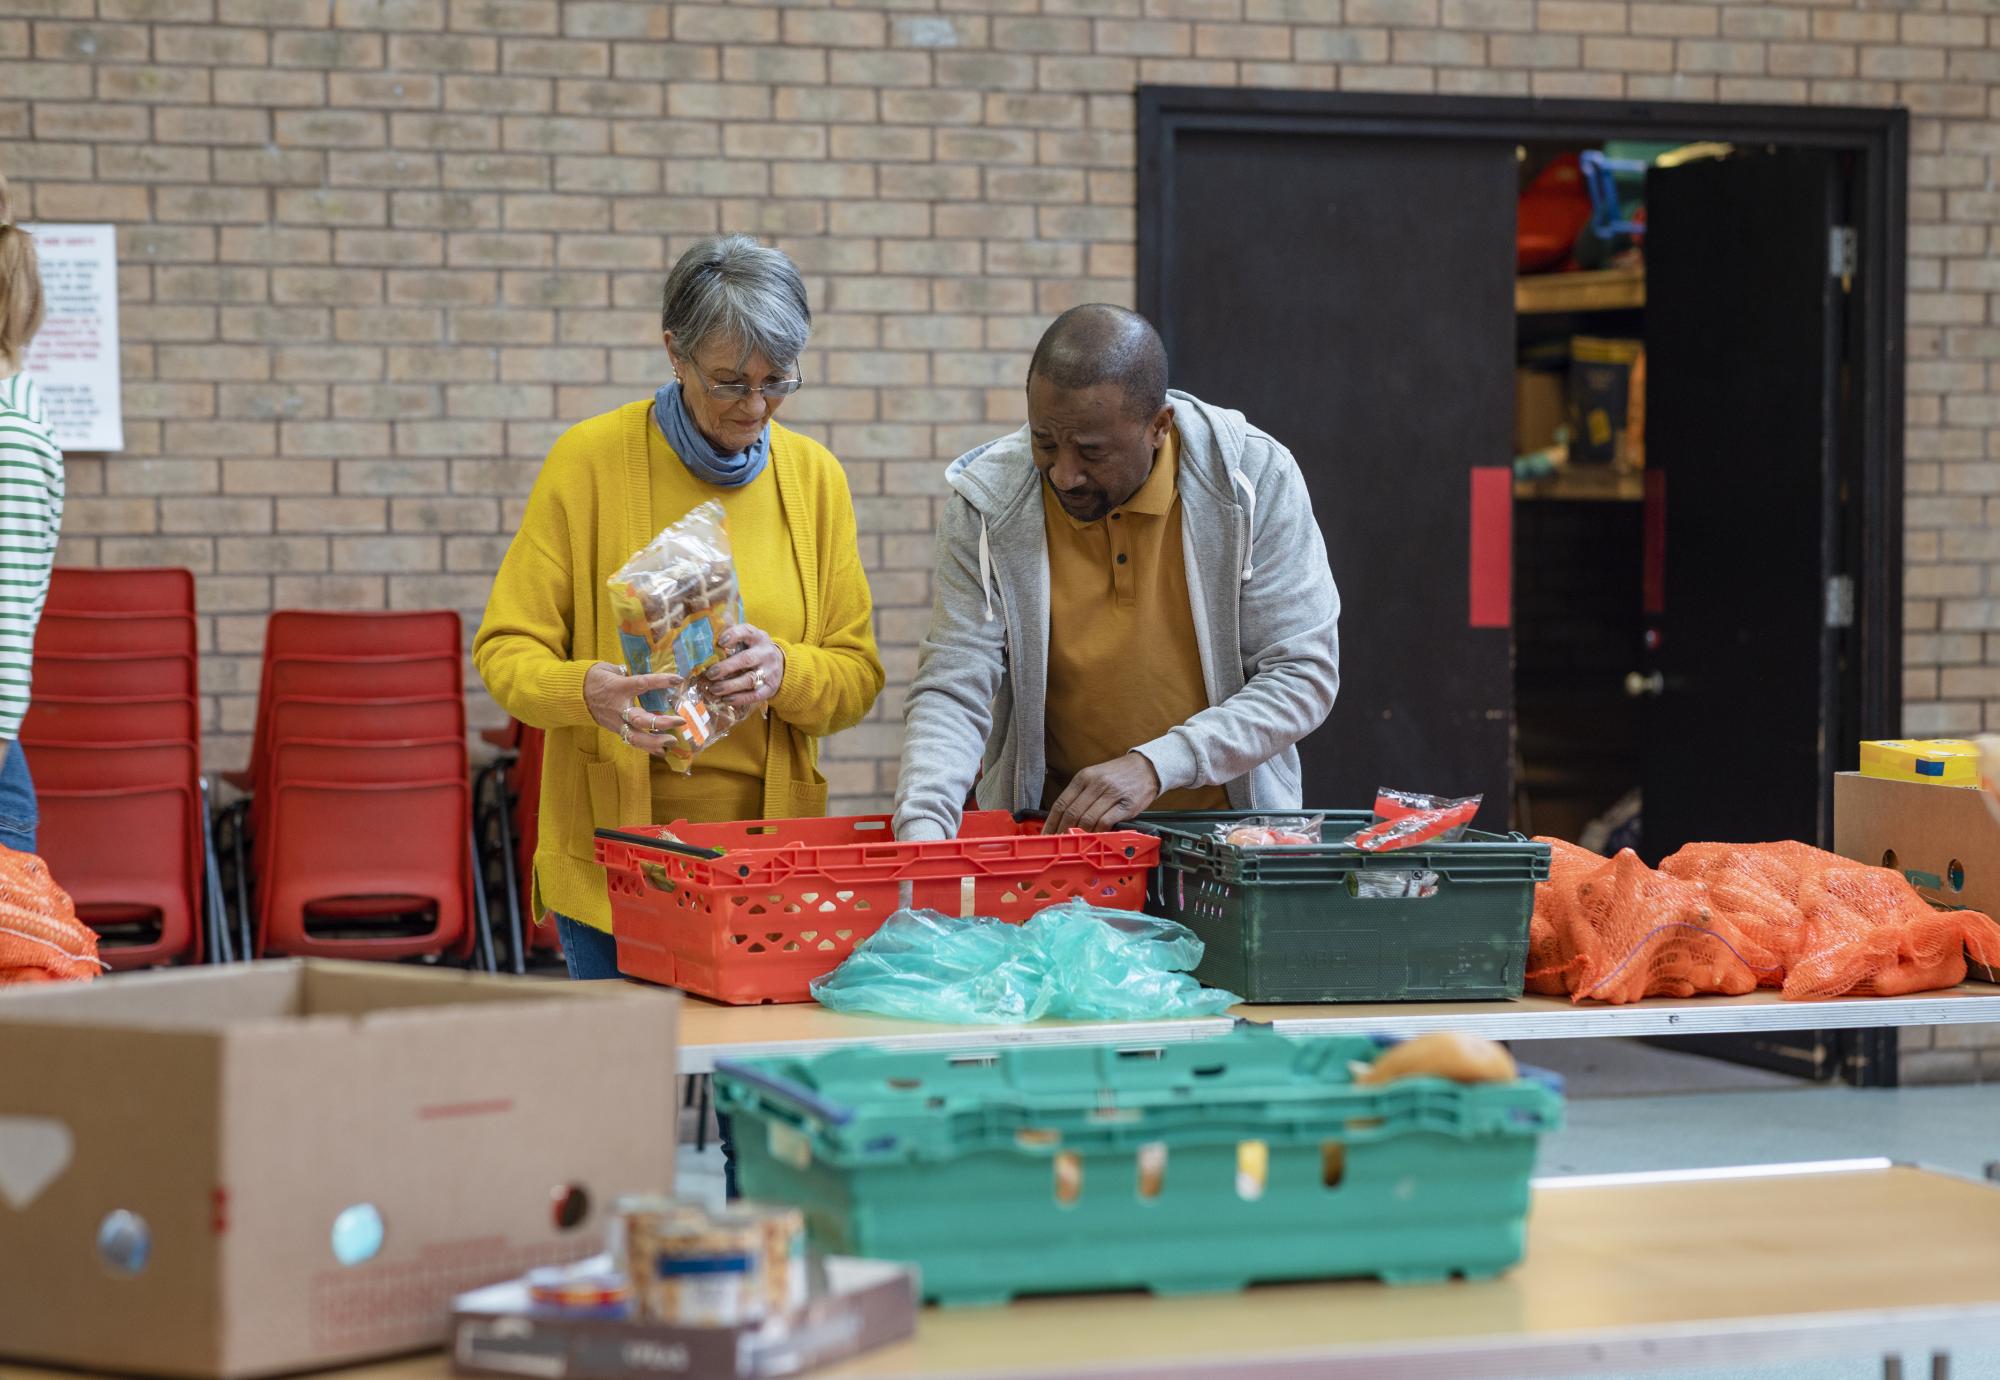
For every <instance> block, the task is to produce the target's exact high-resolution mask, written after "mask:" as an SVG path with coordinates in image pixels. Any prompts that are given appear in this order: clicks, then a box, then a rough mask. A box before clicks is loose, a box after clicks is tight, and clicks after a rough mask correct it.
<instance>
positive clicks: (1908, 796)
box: [1833, 772, 2000, 982]
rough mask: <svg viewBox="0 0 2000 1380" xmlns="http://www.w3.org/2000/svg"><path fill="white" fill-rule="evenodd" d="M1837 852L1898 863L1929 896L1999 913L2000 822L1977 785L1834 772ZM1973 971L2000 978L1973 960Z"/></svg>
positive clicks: (1892, 865)
mask: <svg viewBox="0 0 2000 1380" xmlns="http://www.w3.org/2000/svg"><path fill="white" fill-rule="evenodd" d="M1833 851H1834V852H1836V853H1838V854H1840V855H1841V856H1842V857H1844V858H1852V859H1854V860H1855V861H1856V862H1864V863H1871V864H1873V865H1875V866H1878V867H1888V868H1894V869H1895V870H1896V871H1898V872H1901V873H1902V874H1903V875H1904V876H1905V877H1907V878H1909V879H1910V885H1912V886H1914V887H1915V888H1916V889H1917V892H1918V894H1919V895H1921V896H1922V897H1923V898H1924V899H1925V900H1926V901H1929V902H1931V903H1932V904H1933V905H1939V906H1960V907H1964V908H1966V909H1969V910H1976V911H1980V912H1983V913H1984V914H1987V915H1992V916H1995V917H2000V821H1995V820H1994V818H1993V815H1992V814H1991V813H1990V812H1989V811H1988V810H1987V808H1986V800H1985V793H1984V792H1983V791H1980V790H1978V789H1977V788H1974V787H1965V786H1932V785H1928V784H1924V783H1921V782H1917V781H1897V780H1889V779H1885V778H1882V777H1875V776H1863V775H1862V774H1861V773H1859V772H1841V773H1839V774H1838V775H1836V776H1835V777H1834V778H1833ZM1968 976H1970V977H1972V978H1974V979H1977V980H1981V981H1985V982H2000V971H1996V970H1994V969H1991V968H1987V967H1985V966H1984V965H1982V964H1977V963H1973V964H1971V965H1970V966H1969V968H1968Z"/></svg>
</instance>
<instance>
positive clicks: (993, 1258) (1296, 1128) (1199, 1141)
mask: <svg viewBox="0 0 2000 1380" xmlns="http://www.w3.org/2000/svg"><path fill="white" fill-rule="evenodd" d="M1376 1052H1377V1051H1376V1045H1375V1043H1374V1042H1373V1041H1371V1040H1369V1039H1366V1038H1365V1037H1356V1036H1335V1037H1326V1038H1319V1039H1299V1040H1294V1039H1289V1038H1287V1037H1285V1036H1281V1035H1278V1034H1275V1033H1273V1032H1272V1031H1270V1030H1269V1029H1267V1028H1264V1027H1259V1026H1248V1025H1245V1026H1239V1027H1238V1029H1237V1030H1236V1031H1235V1032H1234V1033H1232V1034H1229V1035H1225V1036H1222V1037H1219V1038H1216V1039H1211V1040H1196V1041H1189V1042H1185V1043H1172V1044H1167V1045H1161V1046H1151V1047H1146V1048H1125V1049H1121V1048H1118V1047H1116V1046H1102V1045H1098V1046H1049V1045H1043V1046H1028V1047H1018V1048H1010V1049H1000V1050H994V1051H992V1052H987V1053H978V1054H963V1053H961V1054H951V1053H944V1052H921V1051H919V1052H891V1051H885V1050H876V1049H871V1048H866V1047H862V1048H854V1049H844V1050H837V1051H833V1052H830V1053H827V1054H822V1055H818V1056H810V1057H805V1058H789V1059H788V1058H771V1059H755V1060H745V1061H740V1062H739V1061H723V1062H721V1063H719V1064H718V1065H717V1071H716V1080H715V1085H716V1096H717V1099H718V1105H719V1107H720V1108H721V1110H722V1111H723V1112H725V1113H726V1114H728V1115H729V1117H730V1118H731V1129H732V1132H733V1135H734V1139H735V1155H736V1167H737V1175H738V1179H739V1182H740V1184H741V1186H742V1190H743V1193H744V1195H745V1196H746V1197H749V1198H754V1199H762V1200H769V1201H775V1202H780V1203H789V1204H793V1205H796V1206H798V1207H799V1208H801V1209H803V1211H804V1213H805V1217H806V1223H807V1228H808V1232H809V1234H810V1236H811V1238H812V1241H813V1244H814V1246H815V1248H816V1249H820V1250H824V1251H829V1252H834V1253H838V1254H843V1255H863V1256H873V1257H877V1258H881V1259H889V1260H902V1261H911V1262H914V1263H915V1264H916V1265H917V1266H918V1267H919V1270H920V1272H921V1278H922V1283H923V1290H924V1296H925V1297H926V1298H931V1299H937V1300H940V1301H942V1302H945V1303H986V1302H996V1301H1000V1300H1004V1299H1007V1298H1011V1297H1014V1296H1015V1295H1019V1294H1030V1293H1061V1292H1070V1291H1079V1290H1093V1289H1132V1288H1142V1289H1150V1290H1152V1291H1154V1292H1156V1293H1190V1292H1198V1291H1207V1290H1218V1289H1236V1288H1241V1287H1242V1286H1244V1285H1246V1284H1249V1283H1252V1282H1256V1281H1261V1280H1297V1279H1325V1278H1334V1277H1340V1276H1354V1275H1375V1276H1379V1277H1381V1278H1383V1279H1385V1280H1389V1281H1391V1282H1398V1283H1400V1282H1406V1281H1417V1280H1436V1279H1442V1278H1446V1277H1448V1276H1450V1275H1453V1274H1462V1275H1465V1276H1467V1277H1469V1278H1483V1277H1487V1276H1491V1275H1494V1274H1497V1273H1499V1272H1500V1271H1503V1270H1505V1269H1507V1268H1508V1267H1510V1266H1512V1265H1514V1264H1515V1263H1516V1262H1517V1261H1519V1259H1520V1257H1521V1251H1522V1244H1523V1240H1524V1231H1525V1223H1526V1216H1527V1210H1528V1176H1529V1172H1530V1171H1531V1169H1532V1168H1533V1166H1534V1162H1535V1152H1536V1147H1537V1143H1538V1140H1539V1137H1540V1136H1541V1134H1542V1132H1544V1131H1546V1130H1552V1129H1554V1128H1555V1127H1557V1126H1558V1125H1559V1124H1560V1121H1561V1115H1562V1100H1561V1098H1560V1097H1559V1096H1558V1095H1557V1094H1556V1093H1554V1092H1552V1091H1550V1090H1549V1088H1547V1087H1545V1086H1543V1085H1542V1084H1541V1083H1539V1082H1535V1081H1529V1080H1522V1081H1519V1082H1514V1083H1505V1084H1486V1085H1480V1086H1461V1085H1459V1084H1456V1083H1450V1082H1447V1081H1445V1080H1443V1079H1436V1078H1422V1079H1409V1080H1404V1081H1401V1082H1397V1083H1392V1084H1389V1085H1387V1086H1384V1087H1379V1088H1373V1087H1361V1086H1358V1085H1356V1084H1355V1083H1354V1082H1353V1079H1352V1074H1351V1065H1352V1064H1353V1063H1354V1062H1357V1061H1358V1062H1363V1063H1365V1062H1367V1061H1370V1060H1372V1059H1373V1058H1374V1057H1375V1054H1376ZM1246 1143H1262V1145H1263V1146H1264V1147H1265V1154H1266V1156H1267V1162H1268V1171H1267V1173H1266V1175H1265V1176H1264V1179H1263V1180H1262V1184H1261V1192H1260V1193H1257V1194H1255V1196H1251V1197H1245V1196H1242V1195H1243V1192H1244V1189H1245V1187H1246V1185H1243V1184H1240V1183H1239V1175H1238V1169H1239V1154H1241V1153H1243V1152H1242V1147H1243V1146H1244V1145H1245V1144H1246ZM1143 1147H1164V1151H1165V1160H1164V1165H1163V1167H1162V1173H1161V1177H1160V1178H1159V1180H1158V1182H1157V1185H1156V1187H1157V1192H1156V1193H1155V1194H1154V1195H1153V1196H1151V1197H1146V1196H1143V1195H1142V1192H1141V1188H1142V1183H1144V1182H1147V1181H1144V1180H1142V1178H1141V1175H1140V1170H1139V1164H1140V1155H1141V1152H1142V1148H1143ZM1146 1153H1148V1154H1151V1155H1155V1156H1157V1155H1158V1154H1159V1153H1160V1152H1159V1150H1157V1149H1151V1150H1147V1151H1146ZM1252 1153H1253V1154H1254V1152H1252ZM1066 1155H1067V1156H1074V1157H1075V1159H1074V1166H1075V1168H1076V1169H1077V1170H1079V1171H1080V1173H1081V1183H1080V1189H1079V1191H1078V1192H1077V1193H1076V1194H1075V1196H1074V1200H1073V1201H1071V1202H1069V1203H1063V1202H1060V1201H1058V1199H1057V1179H1058V1172H1059V1171H1058V1167H1057V1165H1058V1160H1059V1158H1060V1157H1062V1156H1066ZM1329 1180H1330V1181H1331V1182H1329ZM1249 1187H1255V1185H1254V1184H1252V1185H1249Z"/></svg>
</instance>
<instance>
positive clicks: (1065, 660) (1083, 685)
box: [1041, 427, 1229, 810]
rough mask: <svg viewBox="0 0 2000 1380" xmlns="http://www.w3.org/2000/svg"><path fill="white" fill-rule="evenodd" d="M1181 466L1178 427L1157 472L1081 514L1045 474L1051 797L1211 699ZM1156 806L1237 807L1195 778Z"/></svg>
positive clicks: (1045, 803)
mask: <svg viewBox="0 0 2000 1380" xmlns="http://www.w3.org/2000/svg"><path fill="white" fill-rule="evenodd" d="M1179 471H1180V433H1179V432H1178V431H1177V430H1175V429H1174V428H1173V427H1168V428H1167V437H1166V440H1164V441H1162V442H1161V443H1160V448H1159V450H1158V451H1156V452H1155V453H1154V456H1153V472H1152V473H1151V474H1149V475H1148V476H1147V477H1146V482H1145V483H1144V484H1142V485H1140V486H1139V491H1138V492H1137V493H1135V494H1133V495H1132V497H1131V498H1129V499H1127V500H1126V501H1125V502H1124V504H1122V505H1121V506H1119V507H1117V508H1114V509H1112V510H1111V511H1110V512H1109V513H1107V514H1106V515H1105V516H1104V517H1102V518H1100V519H1098V520H1097V521H1096V522H1078V521H1077V520H1076V519H1075V518H1073V517H1071V516H1070V515H1069V514H1068V513H1066V512H1064V511H1063V509H1062V505H1061V504H1060V503H1058V502H1057V501H1056V497H1055V493H1054V491H1053V490H1051V489H1050V488H1049V486H1048V484H1047V483H1046V482H1044V483H1043V484H1042V486H1041V489H1042V526H1043V530H1044V531H1045V533H1046V534H1047V541H1048V552H1049V674H1048V685H1047V689H1046V692H1045V699H1046V704H1045V708H1044V711H1043V724H1044V731H1045V734H1046V738H1047V742H1046V750H1047V755H1048V774H1047V776H1046V777H1045V778H1044V783H1043V786H1042V807H1043V808H1044V809H1047V808H1049V807H1050V806H1052V805H1054V804H1055V802H1056V798H1057V797H1058V796H1060V795H1061V794H1062V793H1063V791H1064V789H1065V788H1066V787H1068V785H1069V783H1070V779H1071V778H1072V777H1074V776H1075V775H1076V774H1077V773H1078V772H1080V771H1082V770H1084V768H1086V767H1093V766H1096V765H1097V764H1098V763H1100V762H1108V761H1111V760H1112V759H1113V758H1117V757H1122V756H1124V755H1125V754H1126V753H1128V752H1130V751H1131V750H1132V749H1133V748H1135V747H1138V746H1139V745H1140V744H1141V743H1149V742H1151V741H1152V740H1153V739H1155V738H1157V737H1159V736H1161V735H1162V734H1164V733H1166V732H1167V731H1168V730H1169V729H1172V728H1175V727H1177V726H1178V725H1180V724H1183V723H1186V722H1187V721H1188V720H1189V719H1191V718H1193V717H1194V716H1195V715H1196V714H1198V713H1200V712H1201V711H1202V710H1204V709H1206V708H1208V689H1207V686H1206V685H1205V684H1204V683H1203V681H1202V674H1201V648H1200V645H1199V644H1198V643H1197V642H1196V641H1195V634H1194V608H1193V605H1192V604H1191V603H1190V601H1189V599H1188V581H1187V561H1186V557H1185V555H1184V553H1183V551H1182V548H1181V499H1180V491H1179V490H1178V489H1177V488H1176V487H1175V480H1176V478H1177V476H1178V474H1179ZM1151 808H1153V809H1155V810H1226V809H1228V808H1229V794H1228V792H1227V791H1226V790H1224V789H1223V788H1222V787H1221V786H1193V787H1189V788H1188V789H1186V790H1178V791H1168V792H1167V793H1166V794H1165V795H1163V796H1161V797H1160V798H1159V799H1158V800H1157V801H1155V802H1154V803H1153V805H1152V807H1151Z"/></svg>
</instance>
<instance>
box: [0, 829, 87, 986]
mask: <svg viewBox="0 0 2000 1380" xmlns="http://www.w3.org/2000/svg"><path fill="white" fill-rule="evenodd" d="M102 967H104V964H103V963H101V962H99V961H98V957H97V934H96V932H95V931H94V930H92V929H91V928H90V926H88V925H86V924H84V923H83V922H82V921H81V920H78V919H77V918H76V907H75V906H73V905H71V904H70V899H69V893H68V892H66V891H64V890H63V889H62V888H61V887H59V886H57V885H56V884H55V880H54V879H53V878H52V877H50V876H49V869H48V868H47V867H46V866H44V865H43V863H42V860H41V859H40V858H38V857H36V856H35V855H34V854H33V853H16V852H14V851H13V850H12V849H10V848H0V984H5V983H10V982H62V981H64V980H66V979H71V978H78V979H81V978H93V977H96V976H97V973H98V970H99V969H100V968H102Z"/></svg>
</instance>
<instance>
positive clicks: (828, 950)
mask: <svg viewBox="0 0 2000 1380" xmlns="http://www.w3.org/2000/svg"><path fill="white" fill-rule="evenodd" d="M1040 827H1041V826H1040V824H1039V823H1035V824H1017V823H1016V822H1015V821H1014V818H1013V816H1012V815H1009V814H1007V813H1006V812H1005V811H1002V810H978V811H973V812H970V813H968V814H967V815H966V816H965V820H964V823H963V825H962V826H961V828H960V830H959V836H958V837H957V838H955V839H946V840H943V841H941V842H937V843H897V842H896V841H895V835H894V834H893V833H892V832H891V830H890V824H889V817H888V816H887V815H859V816H848V817H837V818H832V819H763V820H751V821H748V822H745V823H738V824H689V823H686V822H680V823H675V824H668V825H635V826H634V827H632V828H630V829H616V830H608V829H607V830H599V831H598V835H597V860H598V861H599V862H600V863H602V864H603V865H604V869H605V874H606V876H607V878H608V880H609V884H610V890H611V927H612V931H613V933H614V934H615V935H616V937H617V940H618V967H619V970H620V971H621V972H623V973H625V974H626V975H627V976H629V977H636V978H644V979H646V980H647V981H649V982H658V983H663V984H665V985H667V986H669V987H679V988H681V989H683V990H684V991H688V992H696V993H699V994H700V995H702V996H704V997H713V998H714V999H715V1000H717V1001H726V1002H731V1003H734V1004H737V1005H742V1006H748V1005H754V1004H756V1003H759V1002H786V1001H811V1000H812V992H811V990H810V988H809V986H808V984H809V983H810V982H811V981H812V980H813V979H814V978H816V977H818V976H819V975H820V974H822V973H827V972H831V971H832V970H833V969H835V968H837V967H839V966H840V964H841V962H842V961H843V960H844V959H846V957H847V956H848V954H850V953H852V952H853V950H854V946H855V945H856V944H857V943H859V942H860V941H861V940H863V939H866V938H867V937H868V936H869V935H871V934H873V933H875V931H876V930H877V929H878V928H880V926H881V924H882V922H883V921H884V920H886V919H888V918H889V916H890V915H891V914H892V913H894V912H895V910H896V909H897V908H898V907H900V906H905V905H908V906H915V907H918V908H921V909H928V910H936V911H942V912H943V913H945V914H947V915H964V914H970V915H992V916H997V917H999V918H1000V919H1002V920H1010V921H1015V922H1019V921H1022V920H1026V919H1027V918H1028V917H1029V916H1031V915H1033V914H1035V912H1037V911H1039V910H1041V909H1043V908H1044V907H1046V906H1053V905H1056V904H1058V903H1060V902H1063V901H1067V900H1069V899H1071V898H1072V897H1081V898H1083V899H1084V900H1086V901H1088V902H1090V903H1091V904H1092V905H1096V906H1105V907H1109V908H1111V909H1115V910H1137V909H1139V906H1140V904H1141V902H1143V901H1144V900H1145V892H1146V877H1147V875H1148V874H1149V873H1150V872H1151V870H1152V868H1153V865H1154V864H1155V863H1156V862H1158V861H1159V854H1160V841H1159V840H1158V839H1157V838H1155V837H1154V836H1152V835H1151V834H1142V833H1139V832H1136V831H1133V830H1124V831H1120V832H1116V833H1107V834H1085V833H1075V832H1072V833H1068V834H1053V835H1043V834H1041V833H1039V832H1038V830H1039V829H1040ZM669 834H671V835H672V836H673V837H674V838H675V839H678V840H680V841H681V842H682V843H683V844H687V845H691V846H693V847H696V848H720V849H722V850H723V856H721V857H719V858H703V857H694V856H690V855H689V854H687V853H684V852H676V851H674V850H673V849H672V848H671V847H670V846H667V845H665V844H663V843H661V842H660V840H661V839H662V838H663V837H664V836H666V835H669Z"/></svg>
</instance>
